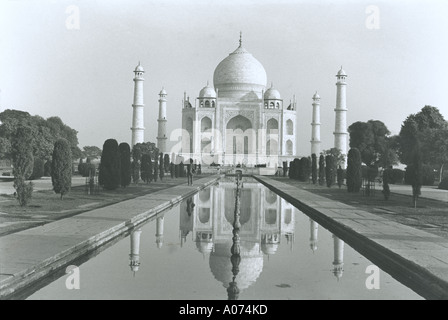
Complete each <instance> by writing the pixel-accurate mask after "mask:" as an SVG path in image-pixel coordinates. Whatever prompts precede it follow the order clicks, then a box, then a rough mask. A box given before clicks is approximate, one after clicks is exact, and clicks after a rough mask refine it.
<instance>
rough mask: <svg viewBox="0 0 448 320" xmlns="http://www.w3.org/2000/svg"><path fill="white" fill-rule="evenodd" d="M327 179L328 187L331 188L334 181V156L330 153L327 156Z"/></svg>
mask: <svg viewBox="0 0 448 320" xmlns="http://www.w3.org/2000/svg"><path fill="white" fill-rule="evenodd" d="M325 180H326V181H327V187H328V188H331V186H332V185H333V183H334V158H333V156H332V155H330V154H328V155H327V156H325Z"/></svg>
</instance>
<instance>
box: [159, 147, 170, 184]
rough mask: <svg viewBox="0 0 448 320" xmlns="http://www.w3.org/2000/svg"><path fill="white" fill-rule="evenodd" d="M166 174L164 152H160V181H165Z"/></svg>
mask: <svg viewBox="0 0 448 320" xmlns="http://www.w3.org/2000/svg"><path fill="white" fill-rule="evenodd" d="M168 160H169V159H168ZM164 176H165V165H164V158H163V153H162V152H161V153H160V157H159V177H160V181H163V177H164Z"/></svg>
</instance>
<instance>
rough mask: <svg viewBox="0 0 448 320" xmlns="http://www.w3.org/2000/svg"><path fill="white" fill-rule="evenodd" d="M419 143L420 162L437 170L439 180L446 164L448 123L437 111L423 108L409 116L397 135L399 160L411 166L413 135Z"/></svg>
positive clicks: (447, 160) (431, 108)
mask: <svg viewBox="0 0 448 320" xmlns="http://www.w3.org/2000/svg"><path fill="white" fill-rule="evenodd" d="M415 134H416V135H417V139H418V141H419V143H420V148H421V155H422V162H423V163H425V164H429V165H432V166H434V167H435V168H438V169H439V175H440V177H439V180H441V177H442V176H443V169H444V166H445V164H446V163H447V162H448V122H447V121H446V120H445V119H444V118H443V116H442V115H441V114H440V112H439V110H438V109H437V108H435V107H432V106H425V107H423V108H422V110H421V111H420V112H418V113H416V114H411V115H409V116H408V117H407V118H406V120H405V121H404V122H403V124H402V126H401V130H400V133H399V158H400V161H401V162H402V163H404V164H411V163H412V162H413V161H414V160H413V153H414V140H415V137H414V135H415Z"/></svg>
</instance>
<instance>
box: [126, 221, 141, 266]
mask: <svg viewBox="0 0 448 320" xmlns="http://www.w3.org/2000/svg"><path fill="white" fill-rule="evenodd" d="M141 233H142V230H141V229H137V230H134V231H132V233H131V253H130V254H129V266H130V267H131V270H132V271H133V272H134V275H135V272H137V271H138V267H139V266H140V234H141Z"/></svg>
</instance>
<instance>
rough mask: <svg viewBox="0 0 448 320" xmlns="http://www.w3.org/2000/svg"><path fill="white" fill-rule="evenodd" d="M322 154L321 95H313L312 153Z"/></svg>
mask: <svg viewBox="0 0 448 320" xmlns="http://www.w3.org/2000/svg"><path fill="white" fill-rule="evenodd" d="M313 153H314V154H315V155H316V157H319V155H320V96H319V95H318V94H317V91H316V93H315V94H314V96H313V122H311V154H313Z"/></svg>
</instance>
